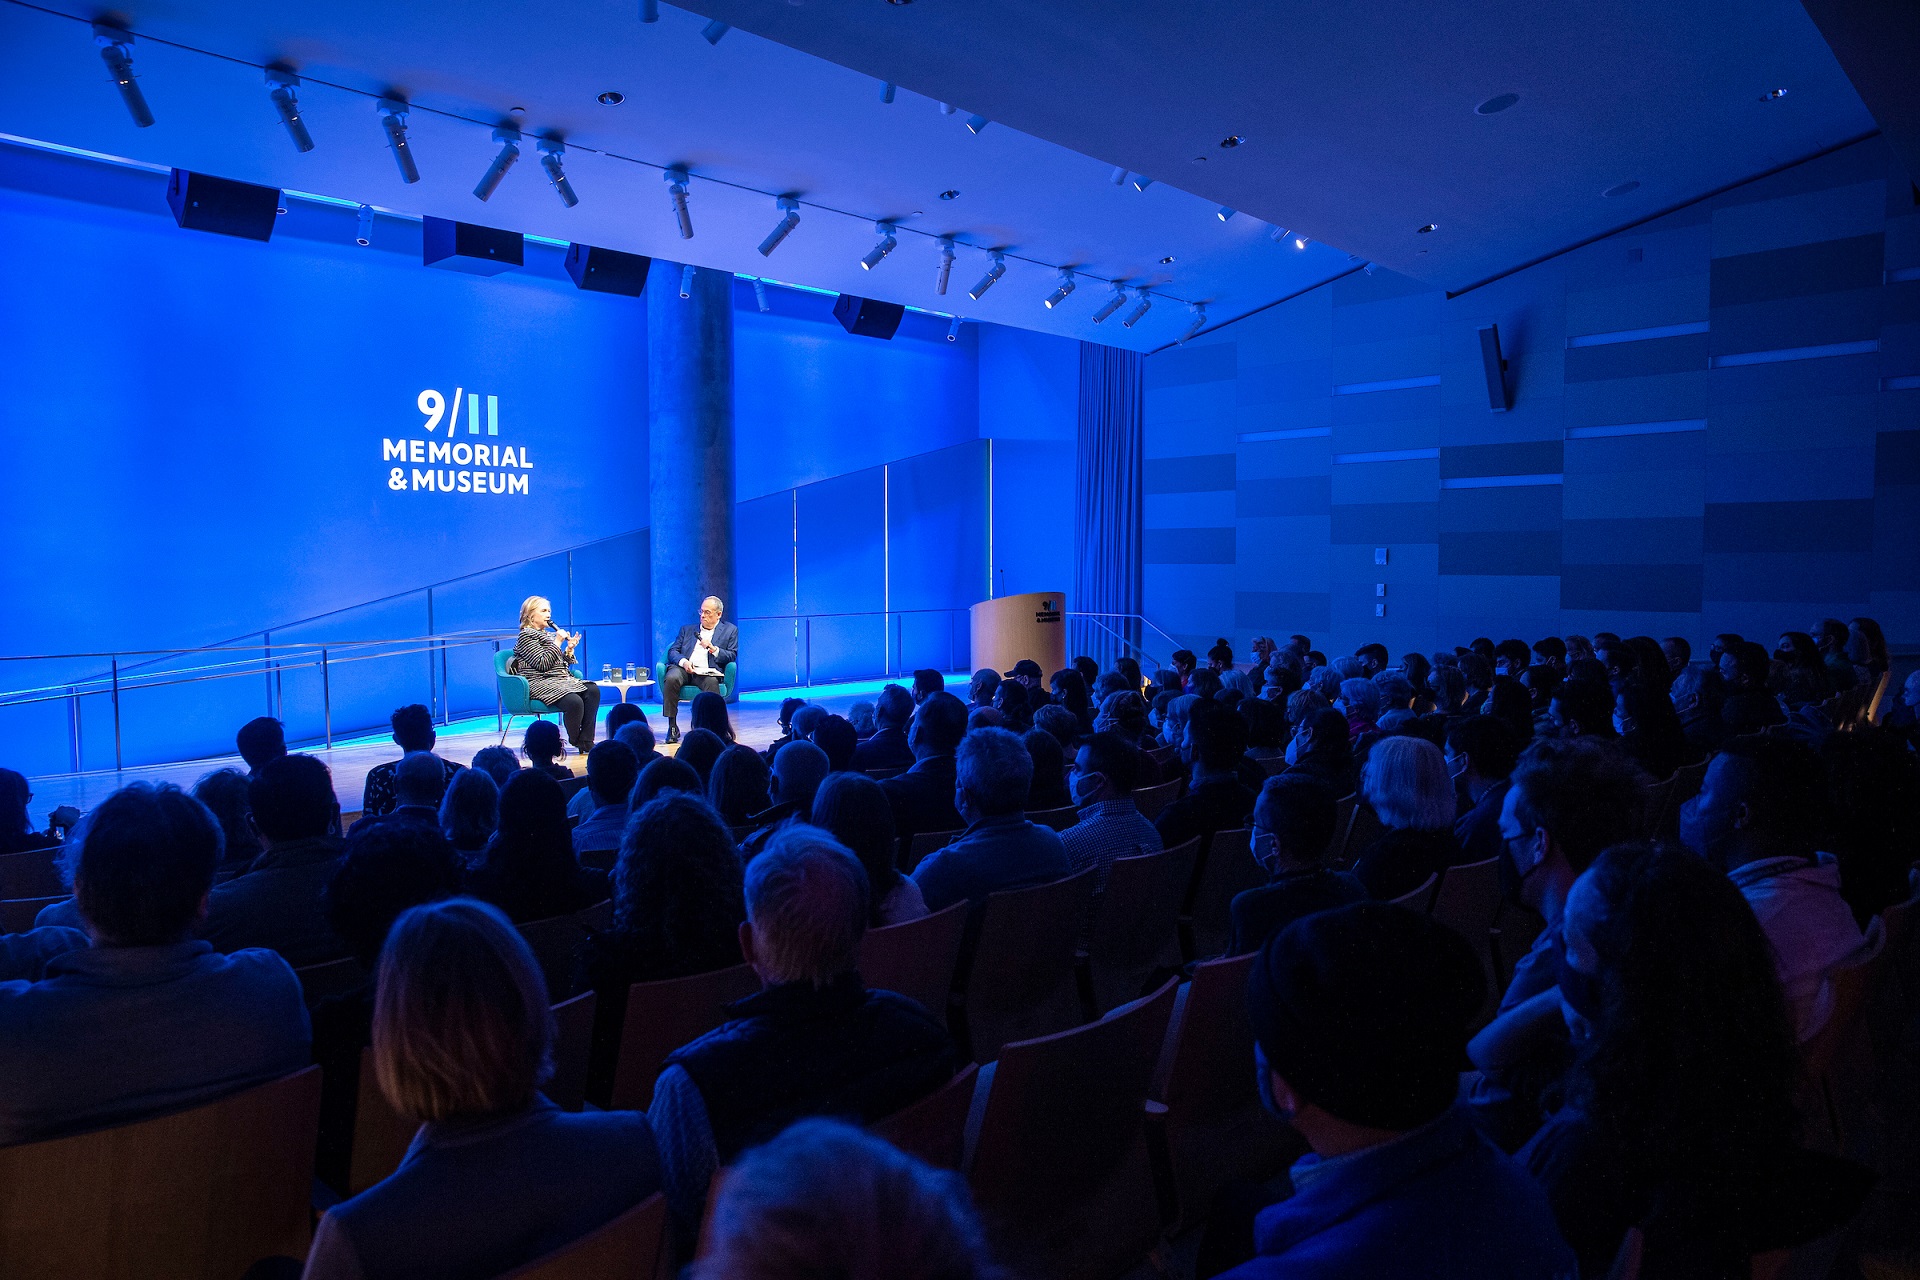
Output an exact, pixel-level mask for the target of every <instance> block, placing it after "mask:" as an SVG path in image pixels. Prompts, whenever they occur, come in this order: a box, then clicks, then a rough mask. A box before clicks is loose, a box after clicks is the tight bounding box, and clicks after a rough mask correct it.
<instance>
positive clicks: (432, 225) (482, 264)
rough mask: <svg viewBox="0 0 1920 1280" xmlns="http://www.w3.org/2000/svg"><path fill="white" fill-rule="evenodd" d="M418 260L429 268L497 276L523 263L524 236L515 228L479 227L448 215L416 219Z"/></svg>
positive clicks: (525, 244) (524, 261)
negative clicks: (512, 229) (418, 239)
mask: <svg viewBox="0 0 1920 1280" xmlns="http://www.w3.org/2000/svg"><path fill="white" fill-rule="evenodd" d="M420 261H422V262H424V263H425V264H426V265H427V266H429V267H444V268H446V269H447V270H449V271H464V272H466V273H468V274H469V275H476V276H497V275H499V274H500V273H501V272H502V271H514V270H517V269H518V268H520V267H522V266H524V265H526V261H527V242H526V237H525V236H522V235H521V234H520V233H519V232H518V231H500V230H498V229H496V228H494V227H479V226H475V225H474V224H473V223H471V222H455V221H454V220H453V219H451V218H431V217H429V218H422V219H421V220H420Z"/></svg>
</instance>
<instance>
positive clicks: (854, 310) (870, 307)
mask: <svg viewBox="0 0 1920 1280" xmlns="http://www.w3.org/2000/svg"><path fill="white" fill-rule="evenodd" d="M905 314H907V309H906V308H905V307H903V306H901V305H900V304H899V303H897V302H876V301H875V300H874V299H872V298H858V297H855V296H854V295H853V294H851V293H843V294H841V295H840V297H839V298H838V299H836V300H835V302H834V304H833V318H834V319H835V320H838V321H839V322H840V327H841V328H843V329H845V330H846V331H847V332H848V333H857V334H859V335H861V336H862V337H866V338H879V339H880V340H881V341H883V342H884V341H886V340H888V339H890V338H892V337H893V333H894V330H896V329H898V328H899V327H900V317H901V316H904V315H905Z"/></svg>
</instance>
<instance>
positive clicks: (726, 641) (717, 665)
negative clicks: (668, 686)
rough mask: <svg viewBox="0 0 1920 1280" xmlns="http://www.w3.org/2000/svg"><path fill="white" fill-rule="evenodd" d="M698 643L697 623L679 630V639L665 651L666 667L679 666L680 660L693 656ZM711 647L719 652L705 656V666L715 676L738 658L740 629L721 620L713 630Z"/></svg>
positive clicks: (723, 619)
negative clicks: (711, 669)
mask: <svg viewBox="0 0 1920 1280" xmlns="http://www.w3.org/2000/svg"><path fill="white" fill-rule="evenodd" d="M699 642H700V626H699V624H698V623H695V624H694V625H693V626H690V627H682V628H680V638H679V639H678V640H675V641H674V642H673V647H672V648H670V649H668V650H667V665H668V666H670V667H674V666H678V665H680V659H682V658H691V657H692V656H693V647H694V646H695V645H696V644H698V643H699ZM713 647H714V648H716V649H718V650H719V651H720V652H719V653H714V654H709V655H707V665H708V666H710V667H712V668H713V669H714V671H715V673H716V674H717V673H719V672H721V671H725V670H726V669H727V664H728V663H729V662H732V661H733V660H734V659H735V658H737V657H739V656H740V628H738V627H736V626H734V625H733V624H732V623H731V622H728V621H727V620H726V619H725V618H722V619H721V620H720V622H719V624H718V625H716V626H715V627H714V629H713Z"/></svg>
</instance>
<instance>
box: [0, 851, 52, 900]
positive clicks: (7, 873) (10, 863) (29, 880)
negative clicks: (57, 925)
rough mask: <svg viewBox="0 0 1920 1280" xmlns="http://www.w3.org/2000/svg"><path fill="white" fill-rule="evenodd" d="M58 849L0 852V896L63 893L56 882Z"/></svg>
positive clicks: (13, 896)
mask: <svg viewBox="0 0 1920 1280" xmlns="http://www.w3.org/2000/svg"><path fill="white" fill-rule="evenodd" d="M59 856H60V851H59V850H58V849H25V850H22V851H21V852H19V853H0V898H47V897H52V896H54V895H56V894H57V895H59V896H60V897H62V898H64V897H66V896H67V886H66V885H64V884H62V883H61V882H60V869H59V866H58V865H57V864H58V859H59Z"/></svg>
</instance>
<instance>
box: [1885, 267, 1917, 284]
mask: <svg viewBox="0 0 1920 1280" xmlns="http://www.w3.org/2000/svg"><path fill="white" fill-rule="evenodd" d="M1909 280H1920V267H1895V268H1894V269H1893V270H1891V271H1889V272H1887V283H1888V284H1905V283H1906V282H1907V281H1909Z"/></svg>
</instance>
